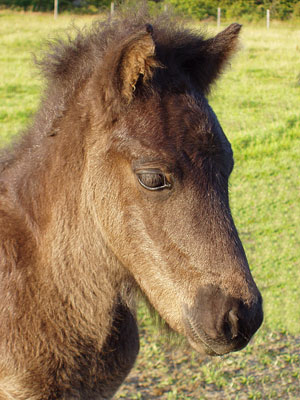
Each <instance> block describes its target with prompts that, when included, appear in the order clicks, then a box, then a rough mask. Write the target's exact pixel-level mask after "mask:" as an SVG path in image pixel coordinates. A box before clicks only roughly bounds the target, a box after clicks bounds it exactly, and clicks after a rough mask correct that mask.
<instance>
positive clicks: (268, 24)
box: [267, 10, 270, 29]
mask: <svg viewBox="0 0 300 400" xmlns="http://www.w3.org/2000/svg"><path fill="white" fill-rule="evenodd" d="M269 28H270V10H267V29H269Z"/></svg>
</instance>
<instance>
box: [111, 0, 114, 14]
mask: <svg viewBox="0 0 300 400" xmlns="http://www.w3.org/2000/svg"><path fill="white" fill-rule="evenodd" d="M114 12H115V3H114V2H113V1H112V2H111V3H110V15H113V14H114Z"/></svg>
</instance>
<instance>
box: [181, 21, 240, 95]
mask: <svg viewBox="0 0 300 400" xmlns="http://www.w3.org/2000/svg"><path fill="white" fill-rule="evenodd" d="M241 27H242V25H240V24H237V23H234V24H231V25H230V26H229V27H228V28H226V29H225V30H223V31H222V32H220V33H218V34H217V35H216V36H215V37H213V38H211V39H207V40H204V41H203V42H202V43H201V44H200V46H199V48H198V49H197V50H196V49H194V51H193V54H190V55H189V56H188V57H187V58H186V59H185V60H184V62H183V64H182V66H183V68H184V69H185V70H186V72H187V73H188V74H189V75H190V77H191V79H192V80H193V81H194V82H195V83H196V85H197V86H198V87H200V89H201V90H202V91H203V92H204V93H208V92H209V88H210V85H211V83H212V82H214V81H215V79H217V77H218V76H219V75H220V73H221V72H222V71H223V69H224V67H225V66H226V64H227V63H228V61H229V59H230V57H231V56H232V54H233V53H234V52H235V51H236V50H237V47H238V36H239V32H240V30H241Z"/></svg>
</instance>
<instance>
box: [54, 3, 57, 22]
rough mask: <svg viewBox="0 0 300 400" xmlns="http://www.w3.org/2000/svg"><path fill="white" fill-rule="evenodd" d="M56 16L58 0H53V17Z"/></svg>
mask: <svg viewBox="0 0 300 400" xmlns="http://www.w3.org/2000/svg"><path fill="white" fill-rule="evenodd" d="M57 16H58V0H54V18H55V19H56V18H57Z"/></svg>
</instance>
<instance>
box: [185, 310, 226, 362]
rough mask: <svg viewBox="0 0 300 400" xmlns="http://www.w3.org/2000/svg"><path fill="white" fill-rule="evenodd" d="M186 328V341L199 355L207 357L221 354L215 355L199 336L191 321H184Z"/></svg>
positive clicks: (216, 354)
mask: <svg viewBox="0 0 300 400" xmlns="http://www.w3.org/2000/svg"><path fill="white" fill-rule="evenodd" d="M186 323H187V327H188V341H189V343H190V345H191V346H192V347H193V349H195V350H196V351H197V352H198V353H200V354H206V355H209V356H220V355H222V354H219V353H217V352H216V351H215V350H213V349H212V348H211V347H210V346H209V344H208V343H206V342H205V340H204V339H203V338H202V337H201V336H200V335H199V333H198V330H197V329H196V327H195V325H194V323H193V321H191V320H190V319H188V318H187V319H186Z"/></svg>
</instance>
